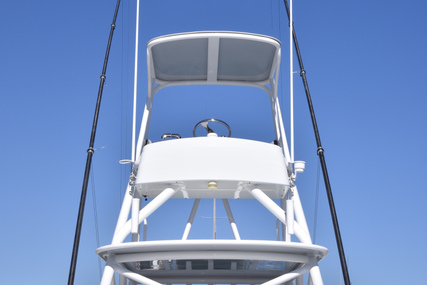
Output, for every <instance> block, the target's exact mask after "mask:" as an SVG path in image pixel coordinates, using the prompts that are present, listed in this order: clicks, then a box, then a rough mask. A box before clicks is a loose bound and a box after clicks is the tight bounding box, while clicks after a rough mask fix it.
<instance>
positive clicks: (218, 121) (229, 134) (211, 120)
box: [193, 118, 231, 137]
mask: <svg viewBox="0 0 427 285" xmlns="http://www.w3.org/2000/svg"><path fill="white" fill-rule="evenodd" d="M210 122H214V123H220V124H221V125H223V126H225V127H226V128H227V129H228V136H227V137H230V136H231V129H230V126H229V125H228V124H227V123H226V122H224V121H221V120H218V119H214V118H212V119H206V120H202V121H200V122H198V123H197V124H196V125H195V126H194V129H193V137H197V136H196V129H197V128H198V127H199V126H200V125H202V127H204V128H205V129H206V131H207V132H208V134H212V133H215V132H214V130H212V129H211V128H210V127H209V123H210Z"/></svg>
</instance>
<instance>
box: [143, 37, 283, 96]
mask: <svg viewBox="0 0 427 285" xmlns="http://www.w3.org/2000/svg"><path fill="white" fill-rule="evenodd" d="M279 64H280V42H279V41H278V40H277V39H274V38H272V37H268V36H263V35H257V34H249V33H239V32H192V33H182V34H173V35H167V36H162V37H158V38H155V39H153V40H151V41H150V42H149V43H148V45H147V65H148V79H149V84H150V85H149V90H148V91H149V92H148V94H149V96H153V95H154V93H155V92H157V90H159V89H160V88H163V87H166V86H171V85H190V84H224V85H244V86H256V87H260V88H263V89H265V90H266V91H267V92H268V93H269V94H270V96H275V94H274V95H273V94H272V92H269V91H268V89H269V88H268V87H266V85H269V84H272V83H273V81H274V77H275V76H277V74H278V70H277V69H278V68H279ZM270 88H271V87H270ZM273 93H274V92H273Z"/></svg>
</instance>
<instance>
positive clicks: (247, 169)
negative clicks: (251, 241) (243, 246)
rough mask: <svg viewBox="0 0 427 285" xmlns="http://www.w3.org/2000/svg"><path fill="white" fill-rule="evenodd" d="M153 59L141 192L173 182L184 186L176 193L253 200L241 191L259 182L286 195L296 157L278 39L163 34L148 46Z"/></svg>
mask: <svg viewBox="0 0 427 285" xmlns="http://www.w3.org/2000/svg"><path fill="white" fill-rule="evenodd" d="M147 64H148V96H147V100H146V104H145V110H144V114H143V119H142V123H141V130H140V135H139V139H138V144H137V150H136V161H135V166H136V167H135V168H136V169H137V173H136V174H137V175H136V177H137V178H136V181H135V183H136V186H137V187H136V188H137V190H138V192H139V193H140V194H141V195H142V196H148V197H155V196H156V195H158V194H159V193H160V192H161V191H162V190H164V189H165V187H173V188H179V189H180V190H181V191H177V194H176V197H185V198H208V197H211V198H251V196H250V195H249V194H248V192H247V191H242V190H248V189H247V188H253V187H255V185H256V187H260V188H262V189H263V191H265V193H266V194H267V195H268V196H270V197H271V198H281V197H283V195H284V193H285V191H286V190H287V189H288V187H289V185H290V182H289V173H290V158H289V150H288V146H287V142H286V136H285V132H284V127H283V123H282V118H281V113H280V108H279V102H278V99H277V78H278V74H279V71H278V68H279V64H280V42H279V41H278V40H276V39H274V38H271V37H267V36H262V35H255V34H248V33H236V32H195V33H186V34H175V35H168V36H162V37H159V38H155V39H153V40H151V41H150V42H149V43H148V45H147ZM206 85H209V86H206ZM169 86H179V87H175V88H165V87H169ZM236 86H238V87H236ZM249 87H257V88H249ZM261 94H262V95H261ZM155 95H156V96H155ZM154 98H156V99H154ZM153 106H154V107H153ZM167 108H169V109H167ZM206 118H207V119H206ZM201 119H202V120H201ZM191 120H193V121H191ZM200 120H201V121H200ZM195 122H198V123H196V125H195V126H194V128H193V129H191V125H192V124H193V125H194V124H195ZM165 126H166V127H165ZM257 129H258V130H257ZM191 130H192V132H191ZM232 131H233V135H232ZM166 132H171V133H166ZM257 133H259V134H257ZM266 134H267V135H266ZM151 141H153V142H154V143H151V144H150V143H147V142H151ZM156 141H157V142H156ZM272 141H274V142H276V143H275V144H273V143H271V142H272ZM266 142H269V143H266ZM209 183H210V184H209ZM209 185H210V186H209ZM213 185H214V186H213ZM203 189H206V190H208V189H210V190H215V191H200V190H203Z"/></svg>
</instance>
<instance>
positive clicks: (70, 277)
mask: <svg viewBox="0 0 427 285" xmlns="http://www.w3.org/2000/svg"><path fill="white" fill-rule="evenodd" d="M119 6H120V0H117V4H116V10H115V12H114V18H113V23H112V24H111V29H110V37H109V39H108V44H107V51H106V52H105V58H104V66H103V68H102V75H101V81H100V83H99V89H98V99H97V101H96V108H95V115H94V118H93V124H92V132H91V135H90V142H89V148H88V149H87V159H86V168H85V174H84V178H83V187H82V194H81V196H80V206H79V213H78V216H77V225H76V232H75V235H74V244H73V253H72V255H71V264H70V272H69V274H68V285H73V284H74V276H75V273H76V264H77V254H78V251H79V243H80V234H81V231H82V223H83V213H84V210H85V201H86V193H87V185H88V182H89V174H90V167H91V164H92V156H93V152H94V149H93V145H94V142H95V133H96V127H97V125H98V116H99V109H100V107H101V98H102V91H103V89H104V83H105V73H106V71H107V63H108V57H109V55H110V47H111V41H112V39H113V33H114V29H115V27H116V18H117V13H118V11H119Z"/></svg>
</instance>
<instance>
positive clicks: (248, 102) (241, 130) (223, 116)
mask: <svg viewBox="0 0 427 285" xmlns="http://www.w3.org/2000/svg"><path fill="white" fill-rule="evenodd" d="M210 118H215V119H220V120H222V121H224V122H226V123H227V124H228V125H229V126H230V128H231V137H234V138H244V139H251V140H258V141H263V142H268V143H271V142H272V141H273V140H274V139H275V133H274V124H273V118H272V112H271V104H270V98H269V96H268V94H267V93H266V92H265V91H263V90H261V89H259V88H255V87H242V86H229V85H228V86H221V85H208V86H206V85H202V86H198V85H192V86H175V87H169V88H164V89H161V90H160V91H159V92H158V93H157V94H156V95H155V96H154V103H153V110H152V117H151V123H150V128H149V133H148V139H149V140H150V141H152V142H157V141H160V140H161V136H162V134H164V133H176V134H180V135H181V137H183V138H185V137H192V136H193V128H194V126H195V125H196V124H197V123H198V122H200V121H201V120H204V119H210ZM209 127H210V128H212V129H213V130H214V131H215V132H216V133H217V134H218V135H219V136H227V135H228V131H227V129H226V128H225V127H224V126H223V125H221V124H219V123H209ZM196 135H197V136H206V130H205V129H204V128H203V127H201V126H200V127H199V128H198V129H197V130H196Z"/></svg>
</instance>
